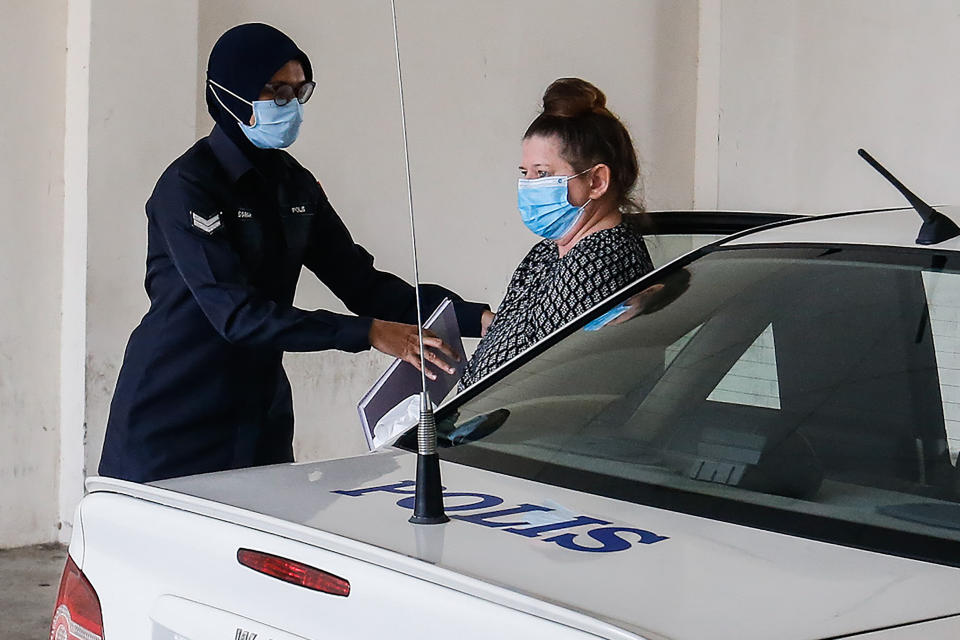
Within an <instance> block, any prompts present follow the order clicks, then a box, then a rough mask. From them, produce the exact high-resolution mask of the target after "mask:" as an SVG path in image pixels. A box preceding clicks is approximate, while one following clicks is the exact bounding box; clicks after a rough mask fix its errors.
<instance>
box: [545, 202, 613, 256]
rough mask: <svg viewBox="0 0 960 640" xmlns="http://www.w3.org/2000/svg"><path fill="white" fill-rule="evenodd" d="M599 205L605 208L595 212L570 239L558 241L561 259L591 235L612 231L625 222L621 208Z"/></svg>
mask: <svg viewBox="0 0 960 640" xmlns="http://www.w3.org/2000/svg"><path fill="white" fill-rule="evenodd" d="M597 205H598V206H603V207H604V208H603V209H602V210H600V211H597V212H595V213H594V215H593V216H591V217H590V219H589V220H587V222H586V223H585V224H584V225H583V226H582V227H580V228H579V229H578V230H577V231H576V232H574V233H573V235H571V236H570V237H569V238H561V239H560V240H557V250H558V251H559V252H560V257H561V258H562V257H563V256H565V255H566V254H567V252H569V251H570V250H571V249H573V247H574V246H576V244H577V243H578V242H580V241H581V240H583V239H584V238H586V237H587V236H589V235H590V234H591V233H596V232H597V231H603V230H604V229H612V228H614V227H615V226H617V225H618V224H620V223H621V222H623V214H622V213H620V208H619V207H618V206H616V204H607V203H603V205H600V203H597ZM589 206H590V205H587V207H588V208H589Z"/></svg>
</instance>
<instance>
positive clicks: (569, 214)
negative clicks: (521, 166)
mask: <svg viewBox="0 0 960 640" xmlns="http://www.w3.org/2000/svg"><path fill="white" fill-rule="evenodd" d="M592 168H593V167H591V169H592ZM587 171H590V169H584V170H583V171H581V172H580V173H576V174H574V175H572V176H547V177H546V178H537V179H535V180H526V179H524V178H520V180H519V181H518V182H517V206H518V207H519V209H520V217H521V219H522V220H523V224H525V225H526V226H527V229H530V231H533V232H534V233H535V234H537V235H538V236H541V237H543V238H547V239H548V240H559V239H560V238H562V237H563V236H565V235H567V234H568V233H569V232H570V230H571V229H573V228H574V227H575V226H576V225H577V222H579V221H580V218H581V217H583V211H584V209H585V208H586V207H587V205H588V204H590V203H591V202H592V199H590V200H587V201H586V202H584V203H583V205H582V206H579V207H578V206H577V205H574V204H570V200H569V199H568V195H569V191H568V189H567V183H568V182H569V181H570V180H571V179H572V178H576V177H577V176H582V175H583V174H585V173H586V172H587Z"/></svg>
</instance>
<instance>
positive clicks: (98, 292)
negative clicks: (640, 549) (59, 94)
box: [85, 0, 198, 475]
mask: <svg viewBox="0 0 960 640" xmlns="http://www.w3.org/2000/svg"><path fill="white" fill-rule="evenodd" d="M130 7H131V5H130V3H128V2H126V1H124V0H96V1H95V2H93V5H92V15H91V29H90V31H91V35H90V42H91V46H90V78H89V112H90V113H89V142H88V145H89V146H88V154H89V179H88V193H87V206H88V222H87V260H86V263H87V300H86V303H87V309H86V326H87V331H86V345H87V363H86V406H87V411H86V414H87V437H86V455H85V458H86V471H87V474H88V475H95V474H96V469H97V465H98V464H99V460H100V450H101V448H102V445H103V434H104V431H105V425H106V421H107V414H108V410H109V404H110V399H111V397H112V395H113V389H114V386H115V384H116V379H117V374H118V373H119V367H120V363H121V362H122V359H123V350H124V347H125V346H126V341H127V337H128V336H129V334H130V331H131V330H132V329H133V328H134V327H135V326H136V324H137V323H138V322H139V320H140V317H141V316H142V315H143V314H144V313H145V312H146V310H147V306H148V300H147V296H146V293H145V292H144V289H143V277H144V261H145V257H146V217H145V215H144V209H143V207H144V203H145V202H146V201H147V198H148V197H149V196H150V193H151V191H153V187H154V184H155V183H156V181H157V178H159V177H160V174H161V173H162V172H163V170H164V168H166V166H167V165H168V164H170V162H172V161H173V160H174V159H175V158H176V157H177V156H179V155H180V154H181V153H183V152H184V151H186V150H187V148H188V147H190V145H192V144H193V142H194V141H195V139H196V136H195V132H196V121H195V118H196V99H197V98H196V95H195V92H194V91H193V85H194V79H195V78H196V73H197V23H198V15H197V2H196V0H177V2H169V1H167V0H138V1H137V3H136V10H135V11H132V10H130Z"/></svg>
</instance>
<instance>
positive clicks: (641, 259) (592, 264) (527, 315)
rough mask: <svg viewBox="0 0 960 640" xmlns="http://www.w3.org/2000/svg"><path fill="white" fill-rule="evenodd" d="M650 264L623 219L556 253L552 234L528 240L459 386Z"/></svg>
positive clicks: (641, 243)
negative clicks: (526, 250) (528, 245)
mask: <svg viewBox="0 0 960 640" xmlns="http://www.w3.org/2000/svg"><path fill="white" fill-rule="evenodd" d="M652 270H653V263H652V262H651V260H650V254H649V252H648V251H647V247H646V244H645V243H644V241H643V236H641V235H639V234H638V233H636V232H635V231H633V230H631V229H630V227H629V226H627V225H626V224H623V223H621V224H619V225H617V226H616V227H613V228H611V229H604V230H602V231H597V232H596V233H592V234H590V235H588V236H586V237H585V238H583V239H581V240H580V241H579V242H577V244H576V245H574V247H573V248H572V249H571V250H570V251H568V252H567V254H566V255H565V256H563V257H562V258H561V257H560V254H559V251H558V249H557V245H556V243H555V242H553V241H552V240H543V241H541V242H539V243H538V244H536V245H534V247H533V248H532V249H531V250H530V252H529V253H528V254H527V255H526V257H525V258H524V259H523V260H522V261H521V262H520V265H519V266H518V267H517V270H516V271H515V272H514V273H513V277H512V278H511V279H510V284H509V286H508V287H507V293H506V295H505V296H504V297H503V302H501V303H500V307H499V308H498V309H497V315H496V317H495V318H494V320H493V322H492V323H491V325H490V328H489V330H488V331H487V335H486V336H484V338H483V339H482V340H481V341H480V344H479V345H478V346H477V350H476V351H475V352H474V353H473V356H472V357H471V358H470V361H469V362H468V363H467V368H466V371H465V372H464V374H463V378H461V380H460V385H459V388H460V389H461V390H463V389H464V388H466V387H469V386H470V385H471V384H473V383H475V382H477V381H478V380H480V378H482V377H484V376H485V375H487V374H488V373H490V372H491V371H493V370H494V369H496V368H497V367H499V366H500V365H502V364H503V363H504V362H506V361H507V360H509V359H511V358H513V357H514V356H515V355H517V354H518V353H520V352H521V351H524V350H526V349H527V347H530V346H531V345H533V344H534V343H536V342H538V341H540V340H542V339H543V338H545V337H546V336H548V335H549V334H551V333H553V332H554V331H555V330H556V329H558V328H560V327H562V326H563V325H565V324H567V323H568V322H570V321H571V320H573V319H574V318H576V317H577V316H579V315H580V314H582V313H583V312H585V311H587V310H588V309H590V308H591V307H593V306H594V305H596V304H598V303H599V302H602V301H603V300H605V299H606V298H608V297H610V296H611V295H613V294H614V293H616V292H617V291H619V290H620V289H622V288H624V287H625V286H627V285H628V284H630V283H631V282H633V281H634V280H636V279H637V278H639V277H640V276H642V275H644V274H646V273H649V272H650V271H652Z"/></svg>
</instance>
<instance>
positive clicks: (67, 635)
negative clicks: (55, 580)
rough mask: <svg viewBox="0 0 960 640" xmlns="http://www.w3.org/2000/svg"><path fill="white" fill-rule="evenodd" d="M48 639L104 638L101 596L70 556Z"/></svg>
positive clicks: (61, 582)
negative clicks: (99, 596) (98, 595)
mask: <svg viewBox="0 0 960 640" xmlns="http://www.w3.org/2000/svg"><path fill="white" fill-rule="evenodd" d="M50 640H103V615H102V614H101V613H100V598H98V597H97V592H96V591H94V590H93V586H92V585H91V584H90V581H89V580H87V578H86V576H84V575H83V573H82V572H81V571H80V569H79V568H78V567H77V565H76V564H75V563H74V562H73V558H71V557H70V556H67V566H65V567H64V568H63V577H62V578H60V591H59V592H58V593H57V604H56V605H55V606H54V611H53V622H52V623H51V624H50Z"/></svg>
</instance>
